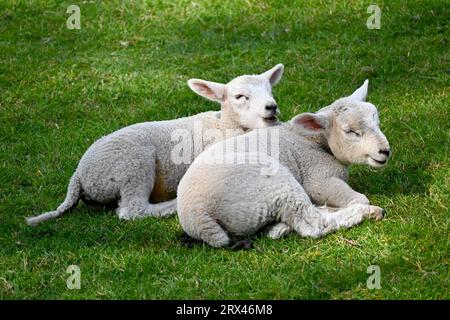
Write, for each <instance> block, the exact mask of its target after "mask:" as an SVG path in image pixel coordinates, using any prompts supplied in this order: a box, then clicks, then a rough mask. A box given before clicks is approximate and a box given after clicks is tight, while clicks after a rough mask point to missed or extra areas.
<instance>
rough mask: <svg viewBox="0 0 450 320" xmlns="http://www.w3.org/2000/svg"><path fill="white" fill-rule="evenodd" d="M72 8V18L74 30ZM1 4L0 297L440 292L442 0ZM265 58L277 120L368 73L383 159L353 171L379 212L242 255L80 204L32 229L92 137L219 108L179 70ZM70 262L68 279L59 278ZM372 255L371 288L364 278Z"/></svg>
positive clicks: (446, 57) (329, 97)
mask: <svg viewBox="0 0 450 320" xmlns="http://www.w3.org/2000/svg"><path fill="white" fill-rule="evenodd" d="M71 4H77V5H79V7H80V9H81V29H79V30H76V29H75V30H69V29H67V28H66V20H67V18H68V17H69V16H70V13H66V9H67V7H68V6H69V5H71ZM371 4H374V1H362V0H355V1H315V0H309V1H307V0H305V1H292V0H289V1H288V0H286V1H251V0H242V1H229V2H228V1H227V2H224V1H203V0H196V1H180V0H177V1H129V2H128V1H127V2H125V1H124V2H122V1H104V2H100V1H43V0H41V1H25V0H4V1H1V2H0V123H1V125H0V150H1V152H0V219H1V220H0V298H1V299H241V298H243V299H449V298H450V289H449V288H450V286H449V275H450V273H449V252H450V250H449V249H450V248H449V243H450V242H449V217H450V216H449V210H448V207H449V202H450V199H449V193H450V192H449V191H450V190H449V186H450V181H449V176H450V165H449V156H450V155H449V153H450V152H449V151H450V150H449V149H450V144H449V133H450V127H449V123H450V121H449V120H450V112H449V111H450V101H449V87H450V86H449V85H450V82H449V76H450V50H449V48H450V44H449V36H450V30H449V21H450V6H449V3H448V1H445V0H442V1H438V0H433V1H419V0H417V1H400V0H399V1H387V0H386V1H381V0H378V1H376V4H377V5H378V6H379V7H380V8H381V28H380V29H368V28H367V27H366V21H367V19H368V18H369V16H370V13H367V7H368V6H369V5H371ZM277 63H284V64H285V74H284V77H283V79H282V80H281V82H280V84H279V85H278V86H277V87H275V88H274V95H275V97H276V99H277V101H278V103H279V106H280V108H281V111H282V117H281V118H282V119H283V120H288V119H290V118H291V117H292V116H293V115H295V114H297V113H300V112H305V111H315V110H318V109H319V108H320V107H323V106H325V105H327V104H329V103H331V102H332V101H334V100H335V99H337V98H339V97H341V96H344V95H346V94H350V93H351V92H352V91H353V90H354V89H356V88H357V87H358V86H359V85H361V84H362V82H363V80H364V79H366V78H369V79H370V88H369V90H370V92H369V100H370V101H371V102H372V103H374V104H375V105H377V106H378V108H379V111H380V119H381V125H382V130H383V131H384V133H385V134H386V136H387V138H388V139H389V141H390V144H391V147H392V150H393V158H392V160H391V162H390V163H389V165H388V166H387V167H385V168H384V169H381V170H373V169H370V168H368V167H363V166H360V167H352V168H351V171H350V185H351V186H352V187H353V188H354V189H356V190H358V191H359V192H362V193H364V194H366V195H367V196H368V198H369V199H370V200H371V202H373V203H374V204H376V205H379V206H381V207H384V208H386V209H387V212H388V215H387V216H386V218H385V219H384V220H383V221H380V222H375V221H373V220H371V221H366V222H364V223H363V224H361V225H359V226H357V227H354V228H352V229H350V230H344V231H339V232H336V233H333V234H331V235H329V236H327V237H325V238H322V239H319V240H311V239H304V238H300V237H299V236H298V235H295V234H292V235H290V236H287V237H285V238H283V239H281V240H277V241H275V240H270V239H266V238H259V239H256V240H255V241H254V246H255V248H254V249H253V250H250V251H237V252H235V251H230V250H218V249H213V248H210V247H207V246H197V247H194V248H192V249H189V248H186V247H184V246H183V245H182V244H181V243H180V242H179V241H178V240H177V236H178V235H179V234H180V233H181V227H180V226H179V224H178V222H177V217H171V218H168V219H163V220H158V219H154V218H148V219H144V220H139V221H120V220H119V219H118V218H117V217H116V215H115V214H114V213H113V212H112V211H107V210H101V211H100V212H98V211H97V212H94V211H92V210H90V209H88V208H87V207H86V206H85V205H84V204H80V205H79V206H78V208H77V209H76V210H75V211H73V212H72V213H70V214H67V215H66V216H64V217H63V218H61V219H58V220H53V221H49V222H47V223H44V224H42V225H40V226H38V227H36V228H30V227H28V226H27V225H25V223H24V219H23V218H24V216H28V215H34V214H38V213H42V212H44V211H48V210H53V209H54V208H56V206H57V205H58V204H59V203H60V202H62V200H63V199H64V196H65V191H66V186H67V183H68V181H69V178H70V177H71V175H72V173H73V171H74V169H75V168H76V165H77V162H78V160H79V159H80V157H81V156H82V154H83V153H84V151H85V150H86V149H87V148H88V147H89V145H90V144H92V142H93V141H95V140H96V139H97V138H99V137H101V136H102V135H104V134H107V133H110V132H112V131H114V130H116V129H119V128H121V127H124V126H127V125H130V124H133V123H137V122H143V121H151V120H161V119H173V118H177V117H181V116H187V115H193V114H196V113H199V112H202V111H206V110H217V109H218V107H219V106H218V105H216V104H213V103H211V102H208V101H206V100H205V99H202V98H200V97H198V96H196V95H195V94H194V93H193V92H192V91H190V90H189V88H188V86H187V85H186V81H187V80H188V79H189V78H203V79H207V80H212V81H217V82H226V81H228V80H231V79H232V78H234V77H235V76H237V75H240V74H244V73H259V72H262V71H265V70H267V69H269V68H270V67H272V66H274V65H275V64H277ZM69 265H77V266H79V268H80V270H81V288H80V289H79V290H76V289H75V290H69V289H68V288H67V286H66V279H67V278H68V277H69V274H68V273H66V269H67V267H68V266H69ZM371 265H376V266H379V270H380V272H381V274H380V284H381V289H370V288H368V286H367V284H366V282H367V279H368V277H369V276H370V274H368V273H367V269H368V267H369V266H371Z"/></svg>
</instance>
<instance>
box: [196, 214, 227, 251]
mask: <svg viewBox="0 0 450 320" xmlns="http://www.w3.org/2000/svg"><path fill="white" fill-rule="evenodd" d="M198 217H199V219H198V220H197V221H196V225H195V226H193V228H194V229H195V234H196V235H195V236H194V237H195V238H196V239H198V238H200V239H201V240H203V241H204V242H206V243H207V244H209V245H210V246H212V247H215V248H222V247H226V246H228V245H230V244H231V240H230V238H229V237H228V234H227V233H226V232H225V230H224V229H223V228H222V226H220V225H219V224H218V223H217V221H216V220H214V219H213V218H212V217H210V216H209V215H208V214H202V215H198Z"/></svg>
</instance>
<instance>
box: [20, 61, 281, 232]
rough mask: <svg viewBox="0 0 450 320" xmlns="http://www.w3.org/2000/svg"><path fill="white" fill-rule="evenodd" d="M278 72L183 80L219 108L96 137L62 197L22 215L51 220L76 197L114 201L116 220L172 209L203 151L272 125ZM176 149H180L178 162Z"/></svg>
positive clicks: (30, 220)
mask: <svg viewBox="0 0 450 320" xmlns="http://www.w3.org/2000/svg"><path fill="white" fill-rule="evenodd" d="M283 71H284V66H283V65H282V64H278V65H276V66H275V67H273V68H272V69H270V70H268V71H266V72H264V73H262V74H259V75H243V76H239V77H237V78H235V79H233V80H232V81H230V82H229V83H227V84H221V83H217V82H210V81H205V80H201V79H190V80H189V81H188V85H189V87H190V88H191V89H192V90H193V91H194V92H196V93H197V94H199V95H200V96H202V97H205V98H207V99H209V100H212V101H215V102H219V103H220V104H221V110H220V111H219V112H215V111H210V112H204V113H200V114H197V115H194V116H190V117H185V118H180V119H175V120H168V121H155V122H144V123H138V124H134V125H131V126H128V127H125V128H122V129H120V130H118V131H115V132H113V133H111V134H109V135H107V136H104V137H102V138H100V139H99V140H97V141H96V142H94V144H92V145H91V146H90V147H89V148H88V150H87V151H86V153H85V154H84V155H83V157H82V158H81V160H80V162H79V164H78V167H77V168H76V170H75V173H74V174H73V176H72V178H71V179H70V182H69V186H68V191H67V195H66V199H65V200H64V202H63V203H62V204H60V205H59V207H58V208H57V209H56V210H55V211H51V212H47V213H44V214H41V215H39V216H35V217H29V218H27V219H26V221H27V223H28V224H29V225H36V224H38V223H40V222H42V221H45V220H48V219H52V218H56V217H59V216H61V215H63V214H64V213H65V212H68V211H69V210H71V209H73V208H74V207H76V205H77V204H78V201H79V199H82V200H83V201H85V202H86V203H88V204H92V203H94V204H111V203H112V204H117V203H118V207H117V209H116V213H117V214H118V216H119V218H120V219H135V218H141V217H146V216H154V217H163V216H167V215H169V214H171V213H173V212H174V211H175V209H176V189H177V186H178V183H179V181H180V180H181V178H182V176H183V175H184V173H185V172H186V170H187V168H188V167H189V165H190V163H191V162H192V160H193V159H194V158H195V157H196V156H197V155H198V154H200V153H201V152H202V151H203V150H204V149H205V148H207V147H208V146H209V145H211V144H213V143H214V142H217V141H220V140H221V139H225V138H228V137H231V136H234V135H238V134H243V133H245V132H247V131H249V130H252V129H255V128H265V127H269V126H273V125H276V124H278V123H279V122H278V114H279V109H278V106H277V104H276V102H275V100H274V98H273V96H272V86H274V85H276V84H277V83H278V82H279V81H280V79H281V77H282V74H283ZM211 132H212V133H211ZM179 138H181V141H178V140H180V139H179ZM180 146H181V147H180ZM180 150H181V152H182V153H183V152H184V155H183V156H182V157H181V161H180V157H179V155H178V153H179V152H178V151H180ZM175 151H177V152H175ZM186 155H187V157H186ZM150 202H151V203H150Z"/></svg>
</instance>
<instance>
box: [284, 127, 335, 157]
mask: <svg viewBox="0 0 450 320" xmlns="http://www.w3.org/2000/svg"><path fill="white" fill-rule="evenodd" d="M285 127H286V129H287V130H289V131H290V132H292V133H294V134H295V135H298V136H300V137H301V138H303V139H305V140H307V141H310V142H312V143H313V144H315V145H316V146H317V147H318V148H320V149H322V150H323V151H325V152H326V153H329V154H331V155H333V153H332V152H331V149H330V146H329V145H328V140H327V138H326V137H325V135H324V134H323V133H316V134H309V133H308V134H307V133H303V132H301V131H300V130H298V129H296V128H295V127H293V126H292V124H291V123H289V122H287V123H285Z"/></svg>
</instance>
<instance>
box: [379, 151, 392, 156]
mask: <svg viewBox="0 0 450 320" xmlns="http://www.w3.org/2000/svg"><path fill="white" fill-rule="evenodd" d="M378 152H379V153H381V154H384V155H385V156H386V157H389V155H390V154H391V150H390V149H380V150H379V151H378Z"/></svg>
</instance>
